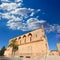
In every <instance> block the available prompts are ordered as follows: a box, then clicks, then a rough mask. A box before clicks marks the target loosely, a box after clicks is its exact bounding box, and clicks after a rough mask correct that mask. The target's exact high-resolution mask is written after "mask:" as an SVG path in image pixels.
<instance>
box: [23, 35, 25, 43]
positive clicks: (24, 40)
mask: <svg viewBox="0 0 60 60" xmlns="http://www.w3.org/2000/svg"><path fill="white" fill-rule="evenodd" d="M23 38H24V42H25V43H26V35H24V36H23Z"/></svg>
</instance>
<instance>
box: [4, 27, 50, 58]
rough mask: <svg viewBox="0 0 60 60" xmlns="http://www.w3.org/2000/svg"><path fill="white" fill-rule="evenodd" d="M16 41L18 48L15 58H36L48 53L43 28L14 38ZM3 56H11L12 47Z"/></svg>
mask: <svg viewBox="0 0 60 60" xmlns="http://www.w3.org/2000/svg"><path fill="white" fill-rule="evenodd" d="M16 41H17V44H18V45H19V46H18V50H17V51H16V52H15V56H19V57H36V56H43V55H47V54H48V53H49V47H48V41H47V37H46V35H45V32H44V28H43V27H41V28H39V29H36V30H33V31H31V32H29V33H26V34H24V35H21V36H18V37H16ZM10 42H11V40H10V41H9V43H10ZM4 55H5V56H12V47H8V48H7V49H6V51H5V53H4Z"/></svg>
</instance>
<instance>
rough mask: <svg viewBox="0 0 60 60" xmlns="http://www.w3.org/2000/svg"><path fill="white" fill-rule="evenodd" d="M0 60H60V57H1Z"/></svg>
mask: <svg viewBox="0 0 60 60" xmlns="http://www.w3.org/2000/svg"><path fill="white" fill-rule="evenodd" d="M0 60H60V56H43V57H41V58H40V57H39V58H20V57H11V58H8V57H0Z"/></svg>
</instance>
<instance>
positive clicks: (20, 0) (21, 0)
mask: <svg viewBox="0 0 60 60" xmlns="http://www.w3.org/2000/svg"><path fill="white" fill-rule="evenodd" d="M15 2H23V0H15Z"/></svg>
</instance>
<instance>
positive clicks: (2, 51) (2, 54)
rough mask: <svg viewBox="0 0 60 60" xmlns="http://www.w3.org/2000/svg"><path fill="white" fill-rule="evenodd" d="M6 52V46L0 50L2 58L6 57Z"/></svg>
mask: <svg viewBox="0 0 60 60" xmlns="http://www.w3.org/2000/svg"><path fill="white" fill-rule="evenodd" d="M5 50H6V48H5V46H3V47H2V48H1V50H0V56H4V52H5Z"/></svg>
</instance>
